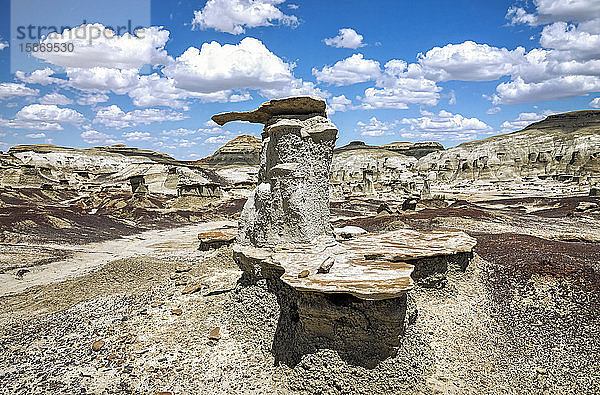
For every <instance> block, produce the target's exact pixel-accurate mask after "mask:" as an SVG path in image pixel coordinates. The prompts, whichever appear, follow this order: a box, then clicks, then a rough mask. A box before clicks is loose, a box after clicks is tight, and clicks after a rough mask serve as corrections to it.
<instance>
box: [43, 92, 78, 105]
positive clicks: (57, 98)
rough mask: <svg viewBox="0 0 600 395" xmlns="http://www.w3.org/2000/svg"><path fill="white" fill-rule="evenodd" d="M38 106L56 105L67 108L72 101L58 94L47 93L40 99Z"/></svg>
mask: <svg viewBox="0 0 600 395" xmlns="http://www.w3.org/2000/svg"><path fill="white" fill-rule="evenodd" d="M40 104H57V105H60V106H67V105H69V104H73V100H71V99H69V98H68V97H66V96H65V95H61V94H60V93H56V92H53V93H48V94H47V95H44V96H42V97H41V98H40Z"/></svg>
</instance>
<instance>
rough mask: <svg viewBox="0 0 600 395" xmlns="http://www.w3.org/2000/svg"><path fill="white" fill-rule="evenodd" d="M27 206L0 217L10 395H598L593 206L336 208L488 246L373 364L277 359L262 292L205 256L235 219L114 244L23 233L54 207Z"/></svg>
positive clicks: (420, 295)
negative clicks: (450, 232) (201, 236)
mask: <svg viewBox="0 0 600 395" xmlns="http://www.w3.org/2000/svg"><path fill="white" fill-rule="evenodd" d="M62 198H63V197H59V196H56V199H62ZM63 202H64V200H63ZM18 203H21V204H22V205H21V206H17V205H14V206H5V207H3V211H4V214H3V216H6V215H7V212H11V210H12V212H15V211H18V212H19V213H21V214H22V215H26V214H25V213H27V217H26V218H25V217H24V218H23V219H22V220H21V221H19V223H18V224H16V223H12V225H11V226H13V228H11V232H10V234H12V235H13V237H14V235H15V234H19V235H22V237H21V238H20V239H19V238H17V237H15V240H5V242H4V243H3V244H2V246H1V248H2V251H3V253H2V274H1V275H2V285H1V288H0V292H1V298H0V301H1V302H0V309H1V310H0V314H1V316H2V319H1V320H0V322H1V329H0V347H1V350H2V353H0V366H2V369H1V370H0V371H1V373H0V380H1V381H2V383H4V384H3V387H2V389H1V390H0V391H1V392H2V393H6V394H14V393H23V394H26V393H121V392H129V393H159V392H171V393H173V394H176V393H307V394H308V393H330V394H338V393H365V394H367V393H368V394H371V393H393V392H406V393H437V392H439V393H448V392H450V393H458V392H460V393H524V392H532V393H593V392H595V391H597V390H598V382H599V379H600V377H599V376H598V372H597V366H598V365H599V363H600V361H599V360H598V358H599V356H600V350H599V349H598V347H599V343H598V341H597V334H598V333H599V332H598V331H599V330H600V320H599V319H598V316H597V311H598V308H599V307H600V303H599V302H600V301H599V299H598V293H597V292H596V291H597V289H598V286H599V285H600V277H599V276H598V274H597V273H598V270H599V267H598V266H599V262H600V248H599V247H598V240H599V239H600V233H599V230H598V229H600V227H599V221H600V199H598V198H593V197H571V198H552V199H543V198H517V199H499V200H489V201H480V202H467V201H454V202H447V201H440V200H429V201H422V202H420V207H418V210H417V211H414V212H409V213H399V214H393V215H390V214H386V213H380V214H377V213H376V210H377V207H378V204H379V202H378V201H376V200H364V199H362V200H360V199H357V200H356V201H353V200H349V201H344V202H332V216H333V217H334V218H333V222H334V224H335V226H336V227H337V226H342V225H355V226H361V227H363V228H364V229H366V230H368V231H369V232H377V231H383V230H389V229H395V228H399V227H412V228H415V229H425V230H426V229H428V228H431V227H436V228H440V227H442V228H453V229H460V230H464V231H465V232H467V233H468V234H470V235H472V236H474V237H475V238H476V239H477V242H478V244H477V247H476V250H475V251H476V253H475V258H474V259H473V260H472V262H471V263H470V265H469V266H468V267H467V269H466V271H465V272H461V271H453V272H450V273H448V275H447V279H446V282H445V283H444V284H443V286H438V287H436V288H425V287H416V288H415V289H414V290H413V291H412V292H411V294H410V297H411V299H413V303H415V304H416V305H417V306H418V309H417V312H416V317H414V319H413V320H412V322H410V323H409V325H408V326H407V330H406V333H405V335H404V336H403V337H402V339H401V347H400V348H399V350H398V353H397V355H396V356H395V357H393V358H390V359H387V360H385V361H382V362H381V363H380V364H379V365H378V366H376V367H374V368H366V367H361V366H356V365H353V364H352V363H348V362H347V361H344V360H343V359H341V358H340V357H339V355H338V354H337V353H336V352H335V351H330V350H320V351H318V352H317V353H314V354H308V355H305V356H304V357H303V358H302V360H301V361H300V363H298V364H297V365H295V366H287V365H285V364H281V363H280V364H277V363H275V360H274V357H273V354H272V353H271V348H272V342H273V338H274V333H275V331H276V327H277V320H278V315H279V311H278V309H279V307H278V304H277V302H276V300H275V297H274V296H273V295H272V294H270V293H269V292H268V291H267V289H266V286H264V284H260V283H259V284H256V285H251V286H244V285H241V284H239V283H238V280H239V278H240V275H241V272H240V271H239V269H238V268H237V266H236V265H235V263H234V262H233V259H232V253H231V247H229V246H224V247H221V248H218V249H215V250H210V251H199V250H198V239H197V234H198V232H201V231H205V230H210V229H228V228H231V227H234V226H235V224H236V222H235V220H236V215H237V212H235V211H233V212H231V210H223V211H222V213H219V212H218V211H217V210H212V213H211V216H212V217H213V218H211V220H199V219H197V218H192V221H190V222H189V223H186V224H172V223H163V222H161V221H160V220H159V219H160V218H158V217H159V216H160V215H159V214H158V213H154V215H155V216H156V217H157V218H155V219H154V220H153V221H151V222H152V223H153V224H156V223H159V225H153V226H154V227H156V229H147V228H151V227H152V226H148V225H147V226H146V229H142V228H141V227H140V228H137V227H135V226H131V227H130V228H123V229H122V237H119V238H111V239H108V240H105V239H106V237H104V234H103V232H102V229H103V228H101V227H99V228H98V230H97V231H96V230H95V231H93V232H89V233H86V229H88V228H85V227H83V226H81V225H77V224H78V223H79V222H77V220H78V219H79V217H80V216H82V215H83V214H73V217H70V218H71V219H70V221H71V222H70V224H69V226H66V225H64V224H59V225H56V224H55V225H54V226H55V227H52V226H50V225H47V227H45V228H44V226H43V224H35V228H34V229H36V231H35V232H34V231H27V228H26V226H28V225H29V226H32V227H33V226H34V223H33V221H34V220H33V219H32V218H36V216H35V215H33V213H32V211H42V212H46V211H49V210H56V209H57V208H56V205H55V204H48V205H47V206H44V205H40V204H36V205H35V208H34V206H29V207H27V208H25V207H26V204H25V203H24V202H18ZM68 204H69V203H66V205H68ZM63 205H65V203H63ZM217 206H218V207H223V206H224V205H217ZM15 207H19V209H18V210H16V209H15ZM436 207H437V208H436ZM238 208H239V205H238ZM64 209H65V210H67V209H68V208H64ZM199 211H203V210H201V209H200V210H199ZM350 211H352V213H351V214H352V215H349V214H350V213H349V212H350ZM163 215H164V214H163ZM219 216H220V218H217V217H219ZM170 217H173V215H171V216H170ZM200 217H201V215H200V214H198V218H200ZM44 218H47V216H46V217H44ZM63 218H64V217H63ZM110 219H111V218H110V216H108V215H107V216H106V218H101V219H100V220H99V222H103V221H109V220H110ZM27 221H32V223H29V222H27ZM82 223H83V221H82ZM5 224H6V223H5ZM73 224H75V225H73ZM89 226H94V229H96V228H95V226H98V225H95V224H94V225H91V224H89ZM102 226H107V227H109V228H110V227H113V228H114V226H112V224H111V223H109V222H107V224H106V225H102ZM5 227H7V225H5ZM15 227H17V228H15ZM6 233H9V232H6V231H5V234H6ZM73 233H78V234H79V235H80V237H73ZM84 234H85V237H84V236H83V235H84ZM190 285H192V286H194V287H192V288H193V289H194V292H191V293H187V292H186V293H183V292H182V291H184V290H185V289H186V288H187V287H188V286H190ZM188 291H189V290H188ZM217 327H218V328H220V336H219V338H218V339H211V338H210V336H209V334H210V332H211V330H213V329H214V328H217ZM95 342H103V343H101V344H103V345H102V347H101V348H100V349H99V350H98V351H94V349H93V348H92V346H93V344H94V343H95ZM96 344H100V343H96Z"/></svg>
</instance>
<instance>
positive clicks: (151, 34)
mask: <svg viewBox="0 0 600 395" xmlns="http://www.w3.org/2000/svg"><path fill="white" fill-rule="evenodd" d="M168 39H169V31H168V30H164V29H163V28H162V27H157V26H152V27H150V28H144V29H140V30H137V31H136V32H135V34H134V35H130V34H129V33H124V34H122V35H119V34H115V33H114V32H113V31H111V30H110V29H106V27H104V25H102V24H99V23H95V24H86V25H81V26H78V27H75V28H73V29H66V30H64V31H63V33H62V34H56V33H51V34H49V35H48V36H47V37H46V38H44V39H43V40H41V43H43V44H59V45H62V44H73V51H72V52H69V51H65V52H61V51H56V52H54V51H53V52H34V53H33V55H34V56H35V57H37V58H40V59H42V60H45V61H47V62H50V63H52V64H54V65H57V66H62V67H65V68H66V67H69V68H95V67H106V68H119V69H140V68H141V67H142V66H144V65H145V64H152V65H157V64H161V65H164V64H168V63H169V62H171V61H172V59H171V58H170V57H169V56H168V55H167V51H166V50H165V48H164V46H165V44H166V42H167V40H168Z"/></svg>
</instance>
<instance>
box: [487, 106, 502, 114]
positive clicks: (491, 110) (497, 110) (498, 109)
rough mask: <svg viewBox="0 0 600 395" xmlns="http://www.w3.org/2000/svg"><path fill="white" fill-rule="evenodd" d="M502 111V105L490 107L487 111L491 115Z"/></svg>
mask: <svg viewBox="0 0 600 395" xmlns="http://www.w3.org/2000/svg"><path fill="white" fill-rule="evenodd" d="M500 111H502V109H501V108H500V107H492V108H490V109H488V110H487V111H486V112H485V113H486V114H489V115H493V114H497V113H499V112H500Z"/></svg>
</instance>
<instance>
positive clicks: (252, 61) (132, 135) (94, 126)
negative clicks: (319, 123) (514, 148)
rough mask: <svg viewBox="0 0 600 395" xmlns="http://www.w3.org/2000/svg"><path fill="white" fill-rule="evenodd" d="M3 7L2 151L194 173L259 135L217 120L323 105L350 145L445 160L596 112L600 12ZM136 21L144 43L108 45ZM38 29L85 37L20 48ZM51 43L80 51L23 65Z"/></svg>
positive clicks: (210, 4) (303, 5)
mask: <svg viewBox="0 0 600 395" xmlns="http://www.w3.org/2000/svg"><path fill="white" fill-rule="evenodd" d="M0 4H1V9H2V12H0V48H2V49H1V50H0V150H7V149H8V148H9V147H10V146H12V145H16V144H41V143H51V144H56V145H64V146H72V147H82V148H83V147H91V146H98V145H110V144H126V145H129V146H135V147H139V148H147V149H152V150H157V151H161V152H165V153H168V154H170V155H173V156H174V157H176V158H179V159H197V158H201V157H204V156H206V155H209V154H211V153H212V152H213V151H214V150H215V149H216V148H218V147H219V146H220V145H222V144H223V143H224V142H226V141H228V140H231V139H232V138H234V137H235V136H236V135H239V134H253V135H255V136H259V135H260V130H261V127H260V125H251V124H244V123H234V124H230V125H227V126H225V127H223V128H220V127H217V126H216V125H214V124H213V123H211V122H210V117H211V115H213V114H215V113H218V112H223V111H230V110H251V109H254V108H256V107H257V106H258V105H259V104H260V103H262V102H264V101H266V100H269V99H271V98H278V97H285V96H288V95H296V94H309V95H314V96H320V97H323V98H324V99H326V100H327V102H328V105H329V108H330V109H331V113H330V117H331V118H332V120H333V121H334V122H335V123H336V124H337V125H338V127H339V130H340V135H339V140H338V145H344V144H346V143H348V142H350V141H352V140H363V141H365V142H367V143H368V144H383V143H388V142H391V141H439V142H441V143H442V144H444V145H445V146H447V147H449V146H453V145H456V144H459V143H460V142H462V141H467V140H473V139H479V138H485V137H489V136H490V135H494V134H499V133H506V132H510V131H514V130H518V129H520V128H522V127H524V126H526V125H527V124H529V123H531V122H534V121H537V120H540V119H543V118H544V117H545V116H547V115H549V114H552V113H557V112H565V111H573V110H580V109H590V108H600V99H598V98H599V97H600V94H599V93H598V92H600V0H528V1H517V0H511V1H488V2H476V1H453V2H447V1H427V0H425V1H377V0H375V1H369V2H367V1H358V0H356V1H354V0H344V1H342V0H339V1H334V0H332V1H326V2H324V1H316V0H315V1H313V0H305V1H295V0H209V1H191V0H184V1H150V0H135V1H132V2H123V1H121V2H119V1H115V0H107V1H104V2H102V3H101V4H102V7H98V4H100V3H99V2H91V1H89V2H86V1H77V2H70V1H67V0H57V1H53V2H44V1H40V0H18V1H17V0H14V1H13V2H9V1H6V0H3V1H2V2H0ZM83 20H85V21H86V23H87V24H86V25H83ZM128 20H133V21H134V25H135V26H138V25H139V26H144V27H145V29H143V30H142V32H141V33H139V32H138V37H132V36H127V34H126V33H125V30H123V31H122V32H118V33H116V32H115V34H113V33H111V32H109V31H107V30H106V27H107V26H111V27H113V29H115V28H114V26H118V25H119V24H122V23H127V21H128ZM30 24H31V25H35V26H40V25H42V24H43V25H44V26H50V25H53V24H55V25H64V26H70V27H71V29H70V31H71V33H73V32H75V31H76V28H78V29H79V30H78V31H79V32H82V34H83V36H82V37H85V38H84V39H80V38H77V37H76V36H74V35H73V34H71V35H68V34H67V33H68V32H69V31H65V32H64V33H63V35H62V36H56V35H55V36H51V35H50V36H48V35H46V36H44V37H41V38H40V39H38V38H37V37H34V38H35V40H32V39H30V38H29V37H25V38H23V37H20V36H19V31H18V30H17V28H18V26H27V25H30ZM59 30H60V29H59ZM21 31H23V30H21ZM59 33H60V32H59ZM119 33H120V34H119ZM45 34H47V33H45ZM94 34H97V35H98V37H95V36H94ZM91 38H93V39H91ZM40 41H41V42H42V44H44V45H53V44H57V45H59V47H58V48H60V45H63V49H68V48H69V47H67V46H66V45H67V44H71V48H72V49H73V51H72V52H69V51H65V52H60V51H59V52H53V53H41V52H36V53H35V54H28V53H27V51H25V52H24V51H23V50H22V48H23V47H25V45H26V44H27V43H30V45H31V44H34V43H39V42H40ZM11 60H12V63H11Z"/></svg>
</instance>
